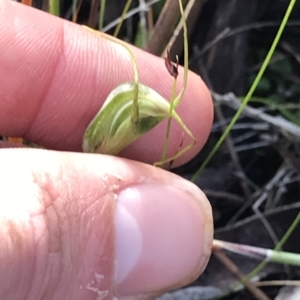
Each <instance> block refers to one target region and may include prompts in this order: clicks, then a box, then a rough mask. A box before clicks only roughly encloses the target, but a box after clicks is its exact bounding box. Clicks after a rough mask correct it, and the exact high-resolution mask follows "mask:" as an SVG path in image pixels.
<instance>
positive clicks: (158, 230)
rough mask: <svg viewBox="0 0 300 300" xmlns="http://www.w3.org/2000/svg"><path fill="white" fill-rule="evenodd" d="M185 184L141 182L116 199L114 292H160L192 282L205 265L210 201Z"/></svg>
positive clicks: (196, 189) (119, 294)
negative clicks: (182, 185)
mask: <svg viewBox="0 0 300 300" xmlns="http://www.w3.org/2000/svg"><path fill="white" fill-rule="evenodd" d="M204 199H205V196H204V195H203V194H202V193H201V192H200V191H198V188H196V187H194V186H193V185H192V184H191V183H188V185H187V187H186V188H182V187H181V188H178V187H176V186H166V185H157V184H140V185H136V186H132V187H128V188H126V189H125V190H123V191H121V192H120V193H119V195H118V198H117V204H116V265H115V283H116V295H118V297H120V299H122V296H123V297H128V296H134V295H139V296H140V295H149V294H156V293H157V294H158V293H160V292H162V291H165V290H168V289H170V288H175V287H176V286H181V285H183V284H185V283H188V282H190V281H191V280H192V279H193V278H194V277H196V276H198V275H199V273H200V272H201V271H202V270H203V268H204V267H205V265H206V263H207V260H208V256H209V254H208V253H207V252H210V249H209V250H208V246H207V241H209V240H212V225H211V224H209V225H208V226H206V225H207V222H206V221H207V220H208V219H209V221H211V220H210V217H209V218H207V216H210V213H211V212H210V207H209V205H208V204H207V203H206V202H205V201H203V200H204Z"/></svg>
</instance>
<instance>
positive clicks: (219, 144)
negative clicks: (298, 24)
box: [191, 0, 297, 182]
mask: <svg viewBox="0 0 300 300" xmlns="http://www.w3.org/2000/svg"><path fill="white" fill-rule="evenodd" d="M296 2H297V0H291V1H290V3H289V6H288V8H287V10H286V13H285V15H284V18H283V20H282V22H281V24H280V27H279V29H278V32H277V34H276V36H275V39H274V41H273V43H272V45H271V48H270V50H269V52H268V54H267V56H266V58H265V60H264V62H263V64H262V66H261V68H260V70H259V72H258V74H257V76H256V78H255V79H254V82H253V84H252V86H251V87H250V89H249V92H248V93H247V95H246V97H245V98H244V101H243V102H242V104H241V106H240V108H239V109H238V111H237V112H236V114H235V115H234V117H233V118H232V120H231V122H230V123H229V125H228V126H227V128H226V130H225V131H224V133H223V134H222V136H221V137H220V139H219V140H218V142H217V144H216V145H215V146H214V148H213V149H212V150H211V152H210V153H209V155H208V156H207V158H206V159H205V161H204V162H203V164H202V165H201V166H200V168H199V169H198V170H197V172H196V173H195V174H194V176H193V177H192V179H191V181H192V182H195V180H196V179H197V178H198V176H199V174H200V172H201V171H202V170H203V169H204V168H205V166H206V165H207V164H208V162H209V161H210V160H211V159H212V157H213V156H214V155H215V153H216V152H217V150H218V149H219V147H220V146H221V144H222V143H223V142H224V140H225V139H226V137H227V135H228V134H229V132H230V131H231V129H232V127H233V126H234V124H235V123H236V121H237V120H238V118H239V117H240V116H241V114H242V112H243V110H244V108H245V107H246V105H247V104H248V102H249V100H250V99H251V97H252V95H253V93H254V91H255V90H256V88H257V86H258V83H259V81H260V80H261V78H262V76H263V74H264V72H265V71H266V68H267V66H268V64H269V62H270V60H271V58H272V56H273V54H274V51H275V49H276V47H277V45H278V43H279V40H280V38H281V36H282V33H283V30H284V29H285V27H286V24H287V21H288V19H289V17H290V15H291V13H292V11H293V8H294V6H295V4H296Z"/></svg>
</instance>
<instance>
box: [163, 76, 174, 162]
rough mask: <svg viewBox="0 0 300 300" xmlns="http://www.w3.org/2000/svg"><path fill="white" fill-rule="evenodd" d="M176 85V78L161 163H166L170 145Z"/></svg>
mask: <svg viewBox="0 0 300 300" xmlns="http://www.w3.org/2000/svg"><path fill="white" fill-rule="evenodd" d="M176 85H177V79H176V78H174V82H173V87H172V96H171V102H170V110H169V117H168V124H167V133H166V138H165V142H164V148H163V153H162V156H161V161H165V160H166V157H167V151H168V144H169V138H170V131H171V123H172V116H173V110H174V99H175V94H176ZM162 167H163V166H162Z"/></svg>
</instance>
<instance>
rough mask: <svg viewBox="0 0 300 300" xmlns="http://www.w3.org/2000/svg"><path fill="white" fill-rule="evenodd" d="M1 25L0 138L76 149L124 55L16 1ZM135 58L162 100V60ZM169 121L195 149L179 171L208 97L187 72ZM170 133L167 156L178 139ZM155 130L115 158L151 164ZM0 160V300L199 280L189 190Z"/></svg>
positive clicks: (155, 290) (74, 157)
mask: <svg viewBox="0 0 300 300" xmlns="http://www.w3.org/2000/svg"><path fill="white" fill-rule="evenodd" d="M0 19H1V24H0V65H1V68H0V82H1V89H0V99H1V101H0V130H1V131H0V133H1V134H2V135H7V136H22V137H23V138H25V139H27V140H30V141H34V142H36V143H38V144H41V145H43V146H45V147H47V148H50V149H55V150H67V151H79V150H80V147H81V140H82V135H83V132H84V130H85V128H86V126H87V124H88V123H89V121H90V120H91V118H92V117H93V116H94V115H95V113H96V112H97V111H98V109H99V107H100V106H101V103H103V101H104V99H105V96H106V95H107V94H108V93H109V92H110V90H111V89H113V88H114V87H115V86H116V85H117V84H119V83H121V82H123V81H125V80H129V79H130V78H132V77H131V74H132V66H131V63H130V61H129V60H127V58H126V56H125V54H124V53H125V52H124V50H123V49H122V48H121V47H120V46H118V45H115V44H113V43H111V42H109V41H107V40H105V39H103V38H100V37H98V36H96V35H94V34H92V33H89V32H87V31H86V30H85V29H83V28H81V27H80V26H77V25H75V24H72V23H68V22H65V21H63V20H60V19H58V18H54V17H52V16H50V15H48V14H45V13H43V12H40V11H37V10H34V9H31V8H28V7H25V6H23V5H20V4H17V3H14V2H7V1H1V3H0ZM134 51H135V54H136V57H137V60H138V64H139V70H140V76H141V81H142V82H143V83H145V84H148V85H149V86H152V87H153V88H155V89H156V90H157V91H159V92H160V93H161V94H162V95H164V96H165V97H166V98H167V97H168V95H169V93H170V91H171V85H172V79H171V78H168V76H167V75H166V76H165V75H164V76H163V77H162V75H161V74H166V71H165V70H164V64H163V63H162V61H161V60H160V59H159V58H156V57H153V56H151V55H148V54H146V53H144V52H142V51H141V50H138V49H134ZM178 86H179V87H180V80H179V84H178ZM178 113H179V115H180V116H181V117H182V119H183V120H184V121H185V122H186V125H187V126H188V127H189V128H190V129H191V131H192V132H193V133H194V135H195V138H196V140H197V144H196V146H195V147H193V148H192V150H191V151H189V152H188V153H187V154H186V155H184V156H183V157H182V158H181V159H180V160H178V161H176V163H178V164H180V163H184V162H186V161H187V160H189V159H190V158H191V157H192V156H193V155H194V154H195V153H196V152H198V151H199V149H200V148H201V147H202V146H203V144H204V142H205V141H206V139H207V136H208V134H209V130H210V127H211V123H212V103H211V99H210V96H209V93H208V91H207V89H206V87H205V86H204V84H203V82H202V81H201V80H200V78H199V77H198V76H196V75H195V74H192V73H191V74H189V81H188V86H187V91H186V94H185V97H184V99H183V101H182V105H180V107H179V108H178ZM173 124H174V126H172V130H171V139H170V147H169V148H170V151H171V152H172V151H173V152H176V151H177V150H178V145H179V144H180V142H181V139H182V136H181V134H180V133H181V129H180V127H179V126H177V124H176V123H175V122H173ZM165 127H166V124H165V123H162V124H160V125H159V126H158V127H157V128H155V129H154V130H153V131H151V132H150V133H149V134H148V135H147V136H144V137H142V138H141V139H139V140H138V141H136V142H135V143H133V144H132V145H131V146H129V147H128V148H127V149H126V150H124V151H123V152H122V153H121V155H122V156H124V157H128V158H134V159H136V160H140V161H147V162H149V163H152V162H154V161H158V160H159V158H160V155H161V151H162V147H163V140H164V138H165ZM1 146H2V147H3V148H5V147H8V146H12V145H8V144H5V143H4V142H2V144H1ZM0 160H1V164H0V166H1V167H0V180H1V181H0V182H1V197H0V241H1V242H0V257H1V258H0V299H3V300H7V299H14V300H18V299H30V300H35V299H43V300H47V299H112V298H113V297H117V298H118V299H124V298H125V297H128V296H132V297H131V298H130V299H137V298H138V299H147V298H149V299H152V298H154V297H155V296H156V295H158V294H160V293H162V292H164V291H167V290H168V289H171V288H175V287H179V286H182V285H184V284H187V283H188V282H190V281H191V280H193V279H194V278H196V277H197V276H198V275H199V274H200V273H201V272H202V271H203V269H204V267H205V265H206V263H207V260H208V257H209V255H210V247H211V243H212V230H213V229H212V216H211V209H210V206H209V203H208V201H207V199H206V197H205V196H204V194H203V193H201V192H200V191H199V190H198V188H196V187H195V186H194V185H192V184H191V183H189V182H187V181H185V180H183V179H181V178H179V177H177V176H175V175H173V174H171V173H168V172H166V171H164V170H161V169H158V168H154V167H152V166H149V165H145V164H142V163H138V162H134V161H130V160H127V159H122V158H117V157H110V156H105V155H91V154H81V153H70V152H58V151H46V150H37V149H2V150H1V156H0ZM97 297H98V298H97ZM127 299H128V298H127Z"/></svg>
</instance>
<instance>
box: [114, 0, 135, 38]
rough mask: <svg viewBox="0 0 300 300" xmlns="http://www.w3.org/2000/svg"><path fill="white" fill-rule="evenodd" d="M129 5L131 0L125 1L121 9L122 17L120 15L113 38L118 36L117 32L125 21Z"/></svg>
mask: <svg viewBox="0 0 300 300" xmlns="http://www.w3.org/2000/svg"><path fill="white" fill-rule="evenodd" d="M131 3H132V0H127V2H126V5H125V7H124V9H123V12H122V15H121V20H120V22H119V24H118V26H117V27H116V29H115V32H114V36H115V37H117V36H118V34H119V32H120V29H121V26H122V24H123V22H124V20H125V17H126V14H127V12H128V10H129V7H130V5H131Z"/></svg>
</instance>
